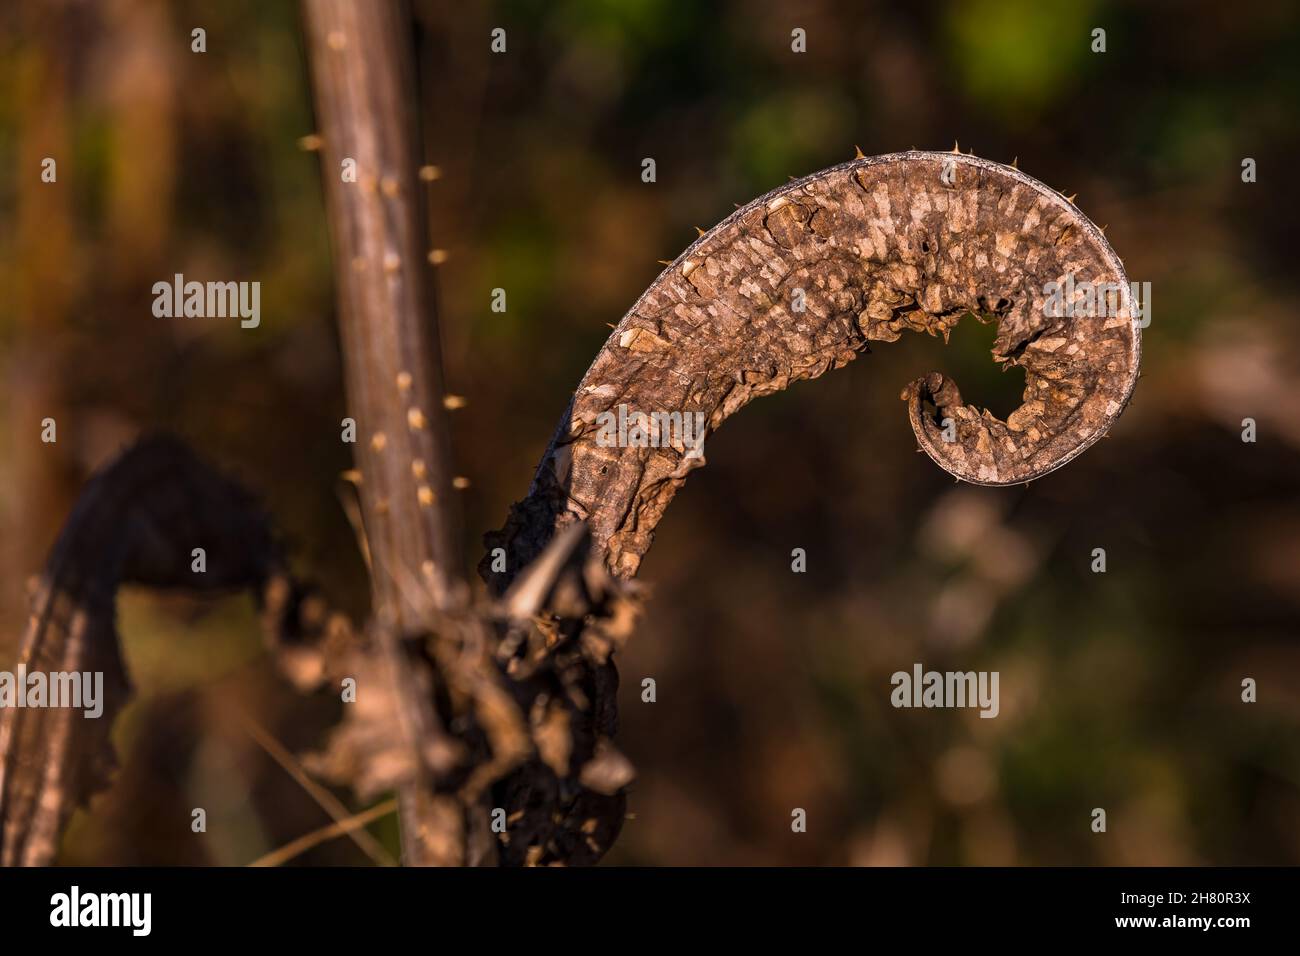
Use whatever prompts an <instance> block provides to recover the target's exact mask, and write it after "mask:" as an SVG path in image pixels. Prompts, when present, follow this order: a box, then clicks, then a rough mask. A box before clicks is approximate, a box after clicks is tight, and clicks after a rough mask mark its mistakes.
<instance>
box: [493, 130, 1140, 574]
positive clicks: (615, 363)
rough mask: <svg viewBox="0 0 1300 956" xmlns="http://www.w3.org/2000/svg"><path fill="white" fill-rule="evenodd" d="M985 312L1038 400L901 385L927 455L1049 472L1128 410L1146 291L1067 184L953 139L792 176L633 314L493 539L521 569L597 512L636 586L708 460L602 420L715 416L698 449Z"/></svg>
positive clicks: (986, 477)
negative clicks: (1137, 304)
mask: <svg viewBox="0 0 1300 956" xmlns="http://www.w3.org/2000/svg"><path fill="white" fill-rule="evenodd" d="M967 315H975V316H977V317H980V318H981V319H982V320H994V321H996V323H997V337H996V340H995V343H994V347H993V358H994V360H995V361H997V362H999V363H1000V364H1002V365H1003V366H1004V367H1009V366H1012V365H1014V366H1019V367H1021V368H1023V369H1024V370H1025V392H1024V398H1023V403H1022V405H1021V407H1020V408H1019V409H1017V410H1016V411H1015V412H1013V413H1012V414H1010V415H1008V416H1007V418H1006V420H1005V421H1004V420H1000V419H997V418H995V417H993V416H992V415H990V414H988V413H985V412H982V411H981V410H979V409H977V408H975V407H974V406H971V405H966V404H964V403H963V402H962V398H961V393H960V391H959V389H958V387H957V385H956V383H954V382H953V381H952V380H951V379H950V378H948V377H947V376H945V375H943V374H941V373H938V372H933V373H930V374H929V375H927V376H924V377H923V378H921V379H918V380H917V381H915V382H913V383H911V384H910V385H909V386H907V387H906V388H905V389H904V390H903V398H904V399H905V400H906V401H907V403H908V414H909V418H910V420H911V423H912V427H913V429H914V430H915V432H916V436H917V441H918V444H919V446H920V448H921V449H922V450H924V451H925V452H926V454H928V455H929V456H930V457H931V458H932V459H933V460H934V461H935V462H936V463H938V464H939V466H940V467H942V468H943V469H945V470H946V471H948V472H949V473H951V474H952V475H953V476H955V477H956V478H958V479H960V480H963V481H968V482H972V483H975V484H984V485H1005V484H1015V483H1021V482H1026V481H1030V480H1032V479H1035V478H1038V477H1040V476H1042V475H1045V474H1047V473H1048V472H1050V471H1052V470H1054V469H1056V468H1058V467H1060V466H1061V465H1063V464H1065V463H1066V462H1068V461H1069V460H1070V459H1072V458H1074V457H1075V456H1076V455H1078V454H1079V453H1080V452H1082V451H1083V450H1084V449H1086V448H1087V447H1088V446H1089V445H1091V444H1092V443H1093V442H1095V441H1096V440H1097V439H1099V438H1100V437H1102V435H1104V434H1105V433H1106V431H1107V429H1109V428H1110V426H1111V425H1112V424H1113V423H1114V421H1115V420H1116V418H1118V416H1119V414H1120V412H1121V411H1122V410H1123V408H1124V406H1125V404H1126V403H1127V402H1128V399H1129V396H1130V394H1131V393H1132V390H1133V386H1134V383H1135V382H1136V379H1137V371H1138V362H1139V358H1140V353H1141V339H1140V331H1139V328H1138V325H1137V323H1136V322H1134V321H1133V319H1134V301H1133V296H1132V293H1131V291H1130V286H1129V282H1128V279H1127V277H1126V276H1125V274H1124V268H1123V265H1122V263H1121V262H1120V260H1119V257H1118V256H1116V255H1115V253H1114V251H1113V250H1112V249H1111V248H1110V245H1109V244H1108V243H1107V241H1106V239H1105V237H1104V236H1103V235H1102V233H1101V231H1100V230H1099V229H1098V228H1097V227H1096V226H1095V225H1093V223H1092V222H1090V221H1089V220H1088V219H1087V218H1086V217H1085V216H1084V215H1083V214H1082V213H1081V212H1080V211H1079V210H1078V209H1077V208H1076V207H1075V206H1074V204H1073V203H1072V202H1071V201H1070V200H1068V199H1066V197H1064V196H1062V195H1061V194H1060V193H1058V192H1057V191H1055V190H1053V189H1050V188H1049V187H1047V186H1045V185H1043V184H1042V183H1040V182H1038V181H1037V180H1035V179H1033V178H1031V177H1029V176H1027V175H1025V174H1024V173H1022V172H1020V170H1019V169H1017V168H1015V167H1014V166H1005V165H1002V164H1000V163H995V162H992V161H990V160H986V159H980V158H978V157H976V156H974V155H972V154H969V153H962V152H960V151H959V150H958V148H957V147H956V146H954V149H953V150H952V151H951V152H926V151H916V150H913V151H909V152H903V153H895V154H891V155H888V156H876V157H865V158H860V159H854V160H852V161H850V162H847V163H844V164H841V165H839V166H835V167H833V168H831V169H827V170H824V171H822V172H819V173H815V174H813V175H811V176H807V177H805V178H803V179H798V180H795V181H793V182H791V183H789V184H787V185H784V186H782V187H780V188H778V189H776V190H774V191H773V192H771V193H768V194H767V195H765V196H762V197H760V198H758V199H756V200H754V201H753V202H751V203H749V204H748V205H745V206H742V207H740V208H739V209H737V211H736V212H735V213H733V214H732V215H730V216H728V217H727V218H726V219H725V220H723V221H722V222H721V223H719V224H718V225H717V226H715V227H714V228H713V229H711V230H709V231H707V232H705V233H703V234H702V235H701V236H700V237H699V239H697V240H696V241H695V242H694V243H692V244H691V246H690V247H689V248H688V249H687V250H686V251H685V252H683V254H682V255H681V256H679V257H678V258H677V259H676V260H675V262H674V263H673V264H672V265H670V266H669V267H668V268H667V269H665V270H664V272H663V273H662V274H661V275H660V276H659V278H658V279H656V280H655V282H654V283H653V284H652V285H651V286H650V288H649V289H647V290H646V292H645V293H644V294H643V295H642V296H641V298H640V299H639V300H638V301H637V302H636V304H635V305H634V306H633V307H632V309H631V310H630V311H629V312H628V313H627V315H626V316H624V318H623V320H622V322H620V323H619V324H618V326H617V327H616V328H615V329H614V331H613V334H612V335H611V336H610V339H609V340H608V341H607V342H606V344H605V346H604V348H603V349H602V350H601V351H600V353H599V354H598V355H597V356H596V359H595V361H594V362H593V363H592V365H591V368H590V369H589V370H588V372H587V374H586V376H585V377H584V378H583V380H582V382H581V383H580V385H579V387H578V389H577V391H576V393H575V396H574V399H573V401H572V404H571V406H570V408H569V409H568V410H567V411H566V413H565V416H564V419H563V424H562V425H561V427H560V429H559V431H558V432H557V434H556V437H555V439H554V440H553V442H552V444H551V446H550V448H548V450H547V452H546V454H545V456H544V458H543V461H542V463H541V465H540V466H539V468H538V471H537V473H536V477H535V478H534V481H533V486H532V488H531V490H530V494H529V497H528V498H527V499H525V500H524V501H522V502H520V503H519V504H517V505H516V506H515V507H514V509H513V510H512V514H511V516H510V519H509V521H508V522H507V525H506V527H505V528H504V529H503V530H502V531H501V532H498V533H497V534H496V535H493V536H489V537H490V541H491V543H492V544H495V545H501V544H503V545H505V546H506V548H507V551H509V552H511V560H510V562H509V564H510V566H511V567H514V568H518V567H522V566H524V565H525V564H526V563H527V562H528V561H529V560H531V559H532V558H534V557H536V555H537V554H539V553H540V551H541V549H542V547H544V545H545V543H546V542H547V541H548V540H549V539H550V538H551V536H552V535H553V534H554V533H555V532H556V531H557V530H558V529H559V528H562V527H564V526H566V525H568V524H570V523H572V522H574V521H578V520H583V521H586V522H587V525H588V527H589V528H590V529H591V533H592V536H593V540H594V542H595V543H596V546H597V547H598V548H599V549H603V550H604V552H605V558H606V562H607V564H608V565H609V567H610V568H611V569H612V570H613V571H614V572H615V573H616V574H618V575H620V576H624V577H631V576H632V575H634V574H635V573H636V571H637V568H638V567H639V564H640V561H641V558H642V556H643V555H644V554H645V552H646V551H647V550H648V549H649V547H650V544H651V542H652V541H653V537H654V528H655V525H656V524H657V523H658V521H659V520H660V518H661V517H662V515H663V513H664V511H665V510H666V508H667V506H668V503H669V502H670V501H671V500H672V497H673V495H674V494H675V493H676V490H677V489H678V488H679V487H680V486H681V485H682V484H683V483H684V481H685V478H686V475H687V474H688V473H689V472H690V471H691V470H693V469H694V468H696V467H699V466H700V465H702V464H703V456H702V455H700V454H698V451H699V448H698V447H696V449H695V451H696V452H697V453H696V454H694V455H691V454H690V449H687V448H684V447H680V445H681V443H676V444H674V443H671V442H667V443H661V442H657V441H655V440H651V441H648V442H636V441H633V442H621V441H620V442H615V443H613V444H611V443H610V442H609V441H607V440H603V439H602V430H601V429H599V428H596V427H592V423H595V422H599V421H601V420H602V419H605V420H609V419H610V418H611V416H617V414H618V413H619V408H620V406H625V409H626V410H630V411H631V412H632V413H633V414H634V413H635V412H637V411H644V412H645V413H647V414H650V413H654V412H660V413H671V412H679V413H681V414H682V415H683V416H686V415H698V416H699V419H698V420H699V421H701V422H702V423H703V427H702V429H701V431H702V434H700V435H699V436H696V437H697V438H698V440H699V442H702V440H703V437H704V433H711V432H712V431H714V430H715V429H716V428H717V427H718V426H719V425H721V423H722V422H723V421H724V420H725V419H726V418H727V417H728V416H730V415H731V414H733V413H734V412H736V411H737V410H739V409H740V408H742V407H743V406H744V405H746V404H747V403H748V402H749V401H750V400H752V399H754V398H757V397H758V396H760V395H765V394H770V393H772V392H775V391H779V390H781V389H784V388H786V387H788V386H789V385H790V384H791V383H792V382H795V381H799V380H801V379H810V378H816V377H817V376H819V375H821V374H823V373H824V372H826V371H829V370H830V369H833V368H839V367H841V366H842V365H845V364H847V363H848V362H850V361H852V360H853V359H854V358H856V357H857V355H858V354H860V353H862V352H866V351H870V350H869V348H868V345H869V343H870V342H873V341H885V342H892V341H895V340H896V339H898V338H899V337H900V336H901V335H902V333H903V332H906V331H924V332H927V333H929V334H932V335H940V336H943V337H944V338H945V340H946V339H947V336H948V334H949V333H950V332H951V330H952V328H953V327H954V326H955V325H956V324H957V323H958V322H959V321H960V320H961V319H962V318H963V317H965V316H967ZM651 330H653V331H651ZM625 414H626V411H625ZM572 422H580V423H586V424H585V425H584V427H582V428H580V429H577V430H574V429H573V428H572V427H571V423H572ZM605 437H606V438H607V437H608V436H605ZM697 445H698V442H697ZM560 458H563V460H564V467H563V468H561V469H557V468H555V467H554V462H555V461H557V460H559V459H560ZM506 583H508V581H497V582H495V583H494V586H504V584H506Z"/></svg>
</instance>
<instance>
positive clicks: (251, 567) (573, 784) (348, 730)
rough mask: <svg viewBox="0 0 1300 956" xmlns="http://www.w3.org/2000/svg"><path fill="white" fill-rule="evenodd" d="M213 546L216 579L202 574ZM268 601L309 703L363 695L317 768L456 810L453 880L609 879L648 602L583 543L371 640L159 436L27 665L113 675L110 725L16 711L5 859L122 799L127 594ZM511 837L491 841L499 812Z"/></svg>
mask: <svg viewBox="0 0 1300 956" xmlns="http://www.w3.org/2000/svg"><path fill="white" fill-rule="evenodd" d="M195 547H201V548H204V550H205V551H206V558H207V570H206V572H205V573H190V572H189V568H190V566H191V553H192V549H193V548H195ZM128 583H134V584H141V585H144V586H147V587H154V588H164V589H165V588H186V589H189V590H195V591H212V592H222V591H231V590H236V589H248V590H251V591H252V592H253V593H254V594H255V595H256V596H257V598H258V600H259V602H260V604H261V607H262V611H261V619H262V624H263V629H264V632H265V635H266V637H267V639H268V642H269V644H270V647H271V649H272V651H273V653H274V657H275V659H276V662H277V664H278V666H279V667H280V669H281V671H282V672H283V673H284V674H285V676H286V677H287V678H288V679H289V680H290V681H291V682H292V683H293V684H294V685H295V686H296V687H297V688H298V689H299V690H300V691H304V692H308V691H314V690H320V689H322V688H325V687H331V688H339V687H340V686H341V685H342V681H343V680H344V679H345V678H350V679H351V680H352V681H354V682H355V685H354V686H355V688H356V694H355V702H354V703H351V704H349V705H347V706H346V707H345V708H344V719H343V720H342V722H341V723H340V724H339V726H338V727H337V728H336V729H335V730H334V731H333V732H332V734H331V735H330V739H329V741H328V744H327V746H326V747H325V749H324V751H323V752H322V753H321V754H318V755H315V756H314V757H312V758H310V759H309V760H308V762H307V765H308V767H309V769H311V770H314V771H316V772H317V773H319V774H320V775H321V776H323V777H325V778H326V779H329V780H331V781H333V782H338V783H347V784H351V785H352V786H353V787H354V788H355V789H356V790H357V791H358V793H359V794H360V795H361V796H362V797H363V798H364V797H369V796H372V795H375V794H377V793H380V792H383V791H388V790H394V789H397V788H399V787H400V786H401V785H403V784H405V783H408V782H411V781H420V782H422V783H423V784H425V788H426V789H427V792H428V794H429V797H428V799H429V800H430V801H432V802H434V803H435V804H441V806H442V809H443V812H441V813H433V814H430V815H428V817H427V818H428V819H430V820H433V821H437V822H438V823H439V824H440V827H439V829H438V832H430V833H425V834H421V838H422V839H423V840H425V841H426V842H427V843H428V844H429V847H430V849H431V851H432V853H433V858H434V859H435V860H437V861H438V862H442V863H452V864H463V863H484V862H490V861H492V860H495V859H498V858H499V859H500V860H501V861H502V862H506V863H524V862H528V863H550V862H561V861H562V862H569V863H574V862H594V861H595V860H597V859H599V857H600V856H601V855H602V854H603V853H604V852H605V851H606V850H607V849H608V848H609V845H610V843H611V842H612V841H613V839H614V837H615V836H616V835H617V833H618V830H619V828H620V826H621V824H622V821H623V812H624V811H623V807H624V797H623V792H622V791H623V788H624V787H625V785H626V784H627V783H628V782H629V781H630V778H631V771H630V764H629V763H628V762H627V761H626V759H625V758H622V757H621V756H620V755H619V754H618V753H617V751H616V750H615V749H614V748H613V744H612V737H613V735H614V732H615V730H616V725H617V718H616V714H615V709H614V708H615V702H616V699H617V695H616V690H617V676H616V674H615V671H614V667H613V664H612V662H611V657H612V655H613V653H614V652H615V651H616V650H617V649H618V648H619V647H620V646H621V645H622V643H623V642H624V641H625V640H626V638H627V636H628V635H629V634H630V633H631V629H632V626H633V621H634V619H635V615H636V609H637V602H636V601H635V599H634V598H633V596H632V588H631V587H630V586H629V585H627V584H625V583H622V582H617V581H615V580H614V579H613V578H611V577H610V576H609V574H608V573H607V572H606V571H605V570H604V569H603V568H602V567H601V565H600V563H599V562H598V561H596V560H594V559H593V558H592V557H591V555H590V554H589V551H588V548H587V539H586V536H585V535H584V534H583V533H582V529H581V528H575V529H574V531H573V532H570V533H568V534H566V535H562V536H560V537H559V538H557V539H556V541H555V542H554V545H553V546H552V548H550V549H549V550H548V551H547V552H546V554H545V555H543V557H542V559H541V560H539V561H538V562H537V563H536V566H535V567H534V568H531V569H528V570H527V571H525V573H524V574H523V575H522V576H521V577H520V579H519V582H518V584H517V586H516V588H515V589H514V590H513V591H512V592H511V594H510V595H508V596H507V598H506V599H504V600H502V601H494V602H491V603H487V604H483V605H480V606H477V607H473V608H468V609H465V610H464V611H461V612H457V613H454V614H452V613H447V614H442V613H437V614H436V615H434V614H432V612H431V617H430V619H429V621H428V629H427V631H426V632H425V633H423V634H420V635H416V636H412V637H407V638H405V639H403V641H402V642H401V643H402V647H401V651H402V655H403V661H402V664H401V665H400V666H398V667H394V666H393V665H392V664H391V661H392V660H393V659H394V658H393V657H391V656H390V655H387V654H385V653H384V640H385V635H383V634H382V633H380V630H381V629H380V628H379V626H378V625H377V624H372V626H371V627H370V628H368V629H367V630H365V631H359V630H358V629H356V628H355V627H354V626H353V625H352V623H351V622H350V621H349V620H348V619H347V618H346V617H345V616H344V615H342V614H340V613H338V612H337V611H332V610H330V608H329V606H328V604H327V602H325V601H324V600H323V598H322V597H321V595H319V594H318V593H315V592H314V591H312V590H311V589H310V588H309V587H307V586H305V585H303V584H302V583H301V582H299V581H297V580H296V579H294V578H293V577H292V576H291V575H290V574H289V572H288V570H287V568H286V566H285V563H284V561H283V560H282V556H281V553H280V550H279V548H278V546H277V544H276V542H275V538H274V536H273V534H272V532H271V528H270V525H269V522H268V521H267V519H266V516H265V514H264V513H263V512H262V511H261V509H260V508H259V507H258V506H257V504H256V502H255V500H254V499H253V498H252V497H251V496H250V495H249V494H248V493H247V492H245V491H244V490H243V489H242V488H241V487H240V486H239V485H238V484H237V483H236V482H234V481H232V480H231V479H229V478H227V477H225V476H223V475H221V474H220V473H219V472H218V471H217V470H216V469H214V468H212V467H210V466H209V465H207V464H205V463H203V462H202V461H201V460H199V459H198V458H197V457H196V456H194V455H193V454H192V453H191V452H190V451H189V450H188V449H187V448H186V447H185V446H184V445H183V444H181V443H180V442H177V441H175V440H172V439H167V438H151V439H147V440H145V441H142V442H141V443H139V444H137V445H135V446H134V447H132V448H131V449H130V450H128V451H127V452H126V453H124V454H123V455H122V456H121V457H120V458H119V459H118V460H117V461H115V462H114V463H112V464H111V465H109V466H108V467H107V468H105V469H104V470H103V471H102V472H100V473H99V474H98V475H96V476H95V478H93V479H92V480H91V482H90V483H89V484H88V486H87V488H86V490H85V491H84V492H83V495H82V497H81V499H80V501H79V503H78V506H77V508H76V509H75V510H74V512H73V514H72V515H71V517H70V518H69V521H68V524H67V526H66V527H65V529H64V531H63V534H62V535H61V537H60V539H59V543H58V545H57V546H56V547H55V549H54V553H53V555H52V556H51V558H50V562H49V564H48V566H47V569H46V571H45V574H44V576H43V578H42V579H41V581H40V583H39V585H38V586H37V588H36V589H35V594H34V599H33V610H32V617H31V622H30V624H29V627H28V630H27V633H26V635H25V637H24V641H23V648H22V656H21V658H20V660H21V661H22V662H24V663H26V665H27V666H28V667H29V668H31V669H33V670H36V669H40V670H43V671H85V670H100V671H103V672H104V673H105V675H106V681H105V693H106V698H107V699H106V702H105V707H104V714H103V716H102V717H101V718H99V719H89V718H86V717H84V716H83V714H82V712H81V711H80V710H72V709H61V708H41V709H32V708H23V709H20V708H5V709H4V710H3V711H0V754H2V755H3V762H2V763H0V820H2V821H3V829H0V861H2V862H3V863H4V864H5V865H42V864H48V863H50V862H52V861H53V860H54V857H55V854H56V852H57V848H58V840H59V835H60V833H61V832H62V829H63V827H64V826H65V824H66V823H67V820H68V817H69V816H70V815H71V813H72V811H73V810H74V809H75V808H76V807H77V806H79V805H82V804H84V803H85V802H86V801H87V800H88V799H89V797H90V796H91V795H92V794H93V793H94V792H96V791H97V790H100V789H102V788H103V787H105V786H107V784H108V782H109V776H110V772H111V770H112V769H113V768H114V766H115V763H116V761H115V756H114V753H113V747H112V745H111V743H110V739H109V738H110V734H111V731H112V727H113V720H114V718H115V717H116V715H117V714H118V713H119V712H120V711H121V709H122V707H123V706H124V705H125V704H126V702H127V700H128V698H129V695H130V683H129V680H128V678H127V675H126V673H125V669H124V667H123V664H122V660H121V650H120V644H119V639H118V635H117V632H116V629H115V627H114V619H115V598H116V592H117V589H118V587H120V586H121V585H123V584H128ZM496 807H500V808H502V810H504V811H505V814H506V816H507V818H508V820H509V826H508V828H507V830H506V832H505V833H502V834H497V833H493V832H492V830H491V828H490V824H489V820H490V811H491V810H492V809H493V808H496Z"/></svg>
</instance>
